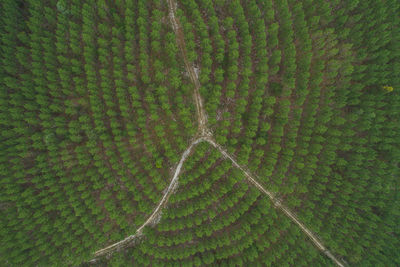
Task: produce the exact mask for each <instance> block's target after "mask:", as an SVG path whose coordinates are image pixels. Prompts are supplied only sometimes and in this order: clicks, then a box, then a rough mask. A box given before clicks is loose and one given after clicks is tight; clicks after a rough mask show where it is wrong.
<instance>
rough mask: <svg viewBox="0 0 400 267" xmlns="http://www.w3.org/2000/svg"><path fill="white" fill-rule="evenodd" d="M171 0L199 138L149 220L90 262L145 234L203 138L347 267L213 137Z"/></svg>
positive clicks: (172, 16)
mask: <svg viewBox="0 0 400 267" xmlns="http://www.w3.org/2000/svg"><path fill="white" fill-rule="evenodd" d="M167 1H168V6H169V17H170V20H171V24H172V28H173V30H174V32H175V35H176V40H177V44H178V46H179V49H180V51H181V53H182V57H183V61H184V63H185V69H186V71H187V72H188V74H189V76H190V79H191V81H192V82H193V84H194V101H195V104H196V113H197V118H198V133H197V135H198V136H200V137H199V138H197V139H195V140H194V141H193V142H191V143H190V145H189V147H188V148H187V149H186V150H185V151H184V152H183V154H182V157H181V159H180V161H179V163H178V165H177V167H176V169H175V172H174V176H173V178H172V180H171V182H170V184H169V186H168V188H167V190H166V192H165V193H164V195H163V197H162V198H161V201H160V203H159V204H158V205H157V207H156V208H155V209H154V211H153V213H152V214H151V215H150V216H149V218H148V219H147V220H146V222H145V223H144V224H143V225H142V226H140V227H139V228H138V229H137V230H136V233H135V234H134V235H130V236H128V237H127V238H125V239H123V240H121V241H119V242H117V243H114V244H112V245H110V246H108V247H106V248H103V249H100V250H98V251H96V252H95V253H94V257H95V258H94V259H93V260H92V261H91V262H94V261H96V258H97V257H100V256H103V255H106V254H111V253H112V252H114V251H116V250H119V249H121V248H123V247H126V246H128V245H129V244H131V243H132V242H133V241H134V240H135V239H136V238H137V237H138V236H140V235H141V234H142V230H143V228H144V227H145V226H147V225H150V224H152V223H153V222H154V221H155V219H156V218H157V217H158V215H159V214H160V211H161V209H162V208H163V207H164V206H165V205H166V204H167V202H168V198H169V196H170V195H171V194H172V192H173V189H174V188H175V187H176V185H177V182H178V177H179V174H180V171H181V168H182V165H183V163H184V162H185V160H186V158H187V157H188V156H189V154H190V152H191V150H192V148H193V147H194V146H195V145H196V144H198V143H200V142H204V141H205V142H208V143H210V144H211V145H212V146H213V147H215V148H216V149H217V150H218V151H219V152H220V153H221V154H222V155H223V156H224V157H225V158H228V159H229V160H231V161H232V164H233V165H234V166H235V167H236V168H238V169H240V170H241V171H242V172H243V173H244V174H245V177H246V179H247V180H248V181H249V182H250V183H251V184H253V185H254V186H255V187H257V188H258V189H259V190H260V191H261V192H263V193H264V194H266V195H267V196H268V197H269V198H270V200H271V201H272V203H273V204H274V206H275V207H276V208H278V209H280V210H281V211H282V212H283V213H284V214H286V216H287V217H289V218H290V219H291V220H292V221H293V222H294V223H295V224H297V225H298V226H299V227H300V229H301V230H302V231H303V232H304V233H305V234H306V235H307V236H308V237H309V238H310V240H311V241H312V242H313V243H314V245H315V246H316V247H317V248H318V249H319V250H320V251H322V252H323V253H324V254H325V255H326V256H328V257H329V258H330V259H331V260H332V261H333V262H335V263H336V264H337V265H338V266H340V267H344V266H345V264H344V263H342V262H341V261H339V260H338V259H337V258H336V257H335V256H334V255H333V254H332V253H331V252H330V251H329V250H328V249H327V248H326V247H325V246H324V245H323V243H322V242H321V241H320V240H319V239H318V237H317V236H316V235H315V234H314V233H313V232H312V231H311V230H309V229H308V228H307V227H306V226H305V225H304V224H303V223H302V222H300V221H299V219H298V218H297V216H296V214H295V213H294V212H292V211H291V210H290V209H289V208H288V207H287V206H285V205H284V204H283V203H282V202H281V201H280V200H279V199H278V198H277V197H276V196H275V194H274V193H273V192H271V191H268V190H266V189H265V188H264V187H263V186H262V185H261V184H260V183H258V182H257V180H256V179H255V178H254V177H256V176H255V175H253V174H251V173H250V171H248V170H247V169H246V168H245V167H243V166H241V165H239V164H238V163H237V161H236V160H235V159H234V157H233V156H232V155H230V154H229V153H228V152H227V151H226V150H225V149H224V148H223V147H222V146H221V145H219V144H218V143H216V142H215V141H214V139H213V137H212V133H211V131H210V130H209V129H208V127H207V116H206V113H205V111H204V108H203V102H202V99H201V96H200V92H199V89H200V82H199V78H198V75H197V73H196V71H195V68H194V66H193V64H192V63H190V62H189V61H188V59H187V56H186V45H185V40H184V35H183V31H182V28H181V26H180V22H179V20H178V19H177V18H176V16H175V14H176V2H175V0H167Z"/></svg>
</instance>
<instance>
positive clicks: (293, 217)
mask: <svg viewBox="0 0 400 267" xmlns="http://www.w3.org/2000/svg"><path fill="white" fill-rule="evenodd" d="M206 141H207V142H208V143H210V144H211V145H212V146H213V147H215V148H216V149H218V150H219V151H220V152H221V154H222V155H224V156H225V158H228V159H230V160H231V161H232V163H233V165H234V166H235V167H237V168H238V169H240V170H241V171H242V172H243V173H244V175H245V176H246V178H247V180H248V181H249V182H250V183H252V184H253V185H254V186H255V187H257V188H258V189H259V190H260V191H261V192H263V193H264V194H266V195H267V196H268V197H269V198H270V199H271V201H272V203H273V204H274V206H275V207H276V208H278V209H280V210H281V211H282V212H283V213H285V214H286V216H288V217H289V218H290V219H291V220H292V221H293V222H294V223H296V224H297V225H298V226H299V227H300V229H301V230H302V231H303V232H304V233H305V234H306V235H307V236H308V237H309V238H310V240H311V241H312V242H313V243H314V245H315V246H316V247H317V248H318V249H319V250H321V251H322V252H323V253H324V254H325V255H327V256H328V257H329V258H330V259H331V260H332V261H334V262H335V263H336V264H337V265H338V266H341V267H344V266H345V265H344V264H343V263H342V262H341V261H339V260H338V259H337V258H336V257H335V256H334V255H333V254H332V253H331V252H330V251H329V250H328V249H327V248H326V247H325V246H324V245H323V244H322V242H321V241H320V240H319V238H318V237H317V236H316V235H315V234H314V233H313V232H311V230H309V229H308V228H307V227H306V226H305V225H304V224H303V223H302V222H300V221H299V219H298V218H297V216H296V214H295V213H294V212H292V211H291V210H290V209H289V208H288V207H286V206H285V205H284V204H283V203H282V202H281V201H280V200H279V199H278V198H276V196H275V194H274V193H273V192H271V191H268V190H266V189H265V188H264V187H263V186H262V185H261V184H259V183H258V182H257V180H256V179H254V178H253V177H255V176H254V175H252V174H251V173H250V172H249V171H247V170H246V169H245V168H244V167H242V166H240V165H239V164H238V163H237V161H236V160H235V159H234V158H233V156H231V155H230V154H229V153H228V152H226V150H225V149H224V148H223V147H222V146H220V145H219V144H217V143H216V142H215V141H214V140H213V139H212V138H211V137H206Z"/></svg>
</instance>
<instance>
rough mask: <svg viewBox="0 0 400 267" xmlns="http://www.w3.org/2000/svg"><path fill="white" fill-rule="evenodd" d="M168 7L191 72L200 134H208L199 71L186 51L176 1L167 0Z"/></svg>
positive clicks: (183, 55)
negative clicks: (190, 60)
mask: <svg viewBox="0 0 400 267" xmlns="http://www.w3.org/2000/svg"><path fill="white" fill-rule="evenodd" d="M167 2H168V7H169V18H170V21H171V24H172V28H173V30H174V32H175V36H176V42H177V44H178V47H179V50H180V51H181V54H182V58H183V61H184V63H185V69H186V71H187V72H188V74H189V77H190V80H191V81H192V83H193V85H194V92H193V94H194V97H193V98H194V102H195V104H196V112H197V118H198V124H199V125H198V127H199V128H198V133H199V134H200V136H208V135H210V131H209V129H208V128H207V116H206V113H205V111H204V107H203V101H202V99H201V96H200V87H201V85H200V82H199V77H198V75H197V72H196V70H195V67H194V65H193V63H191V62H189V60H188V58H187V53H186V44H185V37H184V34H183V31H182V27H181V24H180V22H179V20H178V18H177V17H176V16H175V14H176V5H177V4H176V2H175V1H174V0H167Z"/></svg>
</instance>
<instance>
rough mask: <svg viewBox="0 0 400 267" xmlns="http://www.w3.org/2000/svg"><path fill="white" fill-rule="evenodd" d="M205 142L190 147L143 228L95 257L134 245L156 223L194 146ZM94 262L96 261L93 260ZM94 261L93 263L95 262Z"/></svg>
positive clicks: (196, 141)
mask: <svg viewBox="0 0 400 267" xmlns="http://www.w3.org/2000/svg"><path fill="white" fill-rule="evenodd" d="M202 141H205V139H204V138H202V137H201V138H197V139H196V140H194V141H193V142H192V143H191V144H190V145H189V147H188V148H187V149H186V150H185V151H184V152H183V154H182V156H181V159H180V160H179V163H178V165H177V166H176V168H175V172H174V176H173V178H172V180H171V182H170V184H169V186H168V188H167V190H166V191H165V193H164V195H163V197H162V198H161V200H160V202H159V203H158V205H157V207H155V209H154V210H153V212H152V214H151V215H150V216H149V218H148V219H147V220H146V222H145V223H143V224H142V226H140V227H139V228H138V229H137V230H136V233H135V234H133V235H130V236H128V237H126V238H125V239H123V240H121V241H119V242H117V243H114V244H112V245H110V246H108V247H105V248H102V249H100V250H98V251H96V252H95V253H94V257H95V258H97V257H100V256H103V255H106V254H110V253H112V252H114V251H116V250H119V249H120V248H122V247H124V246H126V245H128V244H130V243H132V242H133V241H134V240H135V239H136V238H137V237H138V236H140V235H141V234H142V231H143V228H144V227H146V226H147V225H150V224H152V223H153V222H154V220H155V219H156V218H157V217H158V215H159V214H160V212H161V209H162V208H163V207H164V206H165V205H166V204H167V202H168V198H169V196H170V195H171V193H172V192H173V190H174V188H175V187H176V186H177V184H178V179H179V174H180V172H181V169H182V165H183V163H184V162H185V160H186V158H187V157H188V156H189V154H190V152H191V150H192V148H193V146H195V145H197V144H198V143H200V142H202ZM93 260H94V259H93ZM93 260H92V261H93Z"/></svg>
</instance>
